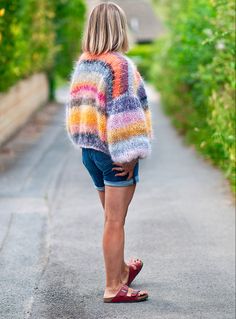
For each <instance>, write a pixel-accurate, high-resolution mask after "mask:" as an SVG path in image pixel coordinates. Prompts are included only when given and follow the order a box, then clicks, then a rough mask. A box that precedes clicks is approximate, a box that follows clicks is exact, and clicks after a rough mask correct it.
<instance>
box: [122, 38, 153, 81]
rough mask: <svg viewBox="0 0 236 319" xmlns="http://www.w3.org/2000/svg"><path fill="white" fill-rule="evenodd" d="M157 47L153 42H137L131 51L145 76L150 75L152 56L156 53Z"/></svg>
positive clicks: (131, 55) (129, 53)
mask: <svg viewBox="0 0 236 319" xmlns="http://www.w3.org/2000/svg"><path fill="white" fill-rule="evenodd" d="M154 50H155V47H154V46H153V44H152V43H150V44H149V43H148V44H137V45H135V46H134V47H133V48H132V49H131V50H130V51H129V52H128V54H127V55H128V56H129V57H131V58H132V59H133V60H134V61H135V63H136V64H137V66H138V69H139V71H140V73H141V74H142V76H143V77H144V78H148V77H149V72H150V57H152V56H153V54H154Z"/></svg>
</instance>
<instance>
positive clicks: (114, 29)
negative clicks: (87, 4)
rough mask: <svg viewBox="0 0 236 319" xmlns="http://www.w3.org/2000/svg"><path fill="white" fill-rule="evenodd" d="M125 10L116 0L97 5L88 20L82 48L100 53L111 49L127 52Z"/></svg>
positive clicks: (91, 52) (96, 53)
mask: <svg viewBox="0 0 236 319" xmlns="http://www.w3.org/2000/svg"><path fill="white" fill-rule="evenodd" d="M127 30H128V27H127V20H126V16H125V12H124V11H123V10H122V9H121V8H120V7H119V6H118V5H117V4H115V3H114V2H102V3H100V4H98V5H97V6H95V7H94V8H93V10H92V11H91V13H90V15H89V18H88V20H87V25H86V28H85V33H84V36H83V40H82V50H83V51H87V52H89V53H90V54H94V55H99V54H102V53H106V52H109V51H121V52H124V53H125V52H127V51H128V50H129V41H128V33H127Z"/></svg>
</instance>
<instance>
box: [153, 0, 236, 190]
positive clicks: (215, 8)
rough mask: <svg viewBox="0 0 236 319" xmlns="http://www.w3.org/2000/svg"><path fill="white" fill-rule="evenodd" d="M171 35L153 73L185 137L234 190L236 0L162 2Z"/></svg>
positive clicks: (159, 48) (159, 46) (160, 45)
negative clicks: (235, 31)
mask: <svg viewBox="0 0 236 319" xmlns="http://www.w3.org/2000/svg"><path fill="white" fill-rule="evenodd" d="M156 2H157V7H158V6H162V8H163V6H164V9H165V10H162V12H166V16H165V18H166V21H165V22H166V27H167V29H168V30H167V32H166V34H165V35H164V36H163V37H162V38H161V39H159V40H158V41H157V42H156V44H155V45H154V47H155V54H154V56H153V58H152V62H150V63H152V64H153V67H152V68H150V72H149V77H150V78H151V80H152V81H153V83H155V84H156V86H157V88H158V89H159V90H160V92H161V95H162V100H163V104H164V108H165V110H166V112H167V113H168V114H170V115H171V117H172V119H173V123H174V125H175V126H176V127H177V128H178V130H179V131H180V132H181V133H183V134H185V136H186V141H187V142H189V143H193V144H195V145H196V149H197V150H198V151H200V152H201V153H203V154H204V156H205V157H206V158H207V159H210V160H211V161H212V162H213V163H214V164H216V165H218V166H219V167H220V168H222V169H223V171H224V172H225V175H226V177H227V178H228V179H229V180H230V182H231V185H232V188H233V189H234V190H235V119H236V118H235V96H234V94H235V93H234V92H235V91H234V90H235V77H234V75H235V60H234V59H235V33H234V15H235V3H234V1H233V0H227V1H226V0H224V1H222V0H211V1H208V0H198V1H195V0H189V1H188V2H187V3H186V1H184V0H179V1H176V2H173V1H170V0H162V1H161V2H160V3H159V1H156Z"/></svg>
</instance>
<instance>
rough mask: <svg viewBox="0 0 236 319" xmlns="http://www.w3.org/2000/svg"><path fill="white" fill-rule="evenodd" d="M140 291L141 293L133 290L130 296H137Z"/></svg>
mask: <svg viewBox="0 0 236 319" xmlns="http://www.w3.org/2000/svg"><path fill="white" fill-rule="evenodd" d="M140 291H141V290H133V291H132V293H131V296H132V297H136V296H138V293H139V292H140Z"/></svg>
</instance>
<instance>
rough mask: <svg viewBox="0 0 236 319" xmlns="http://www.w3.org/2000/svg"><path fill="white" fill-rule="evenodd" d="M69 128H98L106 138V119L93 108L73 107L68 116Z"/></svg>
mask: <svg viewBox="0 0 236 319" xmlns="http://www.w3.org/2000/svg"><path fill="white" fill-rule="evenodd" d="M67 125H68V128H70V127H72V126H79V125H83V126H84V127H85V126H88V127H94V126H97V127H98V131H99V132H100V133H101V134H102V135H103V136H105V133H106V117H105V115H103V114H100V113H99V112H97V111H96V109H95V108H94V107H92V106H87V105H86V106H80V107H73V108H72V109H71V110H70V112H69V115H68V123H67Z"/></svg>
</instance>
